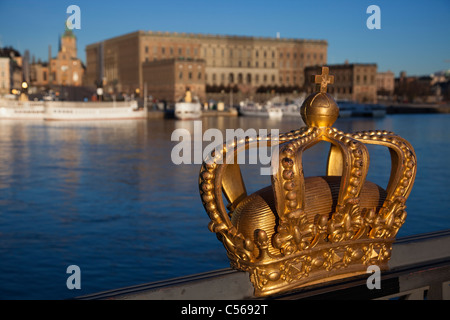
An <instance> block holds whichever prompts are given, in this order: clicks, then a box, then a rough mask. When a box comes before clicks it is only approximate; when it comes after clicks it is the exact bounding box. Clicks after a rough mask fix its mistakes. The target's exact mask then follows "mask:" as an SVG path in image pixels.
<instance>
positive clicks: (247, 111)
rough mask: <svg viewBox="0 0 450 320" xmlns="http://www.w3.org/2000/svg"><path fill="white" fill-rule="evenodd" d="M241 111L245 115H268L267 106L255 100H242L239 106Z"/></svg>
mask: <svg viewBox="0 0 450 320" xmlns="http://www.w3.org/2000/svg"><path fill="white" fill-rule="evenodd" d="M239 113H240V114H241V115H243V116H251V117H268V116H269V113H268V112H267V108H266V106H263V105H261V104H259V103H254V102H251V101H250V102H242V103H241V105H240V107H239Z"/></svg>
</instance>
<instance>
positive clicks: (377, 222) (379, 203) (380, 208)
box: [199, 67, 417, 296]
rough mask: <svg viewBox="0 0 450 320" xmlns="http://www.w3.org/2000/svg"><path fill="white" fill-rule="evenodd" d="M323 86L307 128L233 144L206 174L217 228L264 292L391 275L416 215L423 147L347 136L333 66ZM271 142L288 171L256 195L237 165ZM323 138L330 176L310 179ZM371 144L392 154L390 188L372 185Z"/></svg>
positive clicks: (305, 110)
mask: <svg viewBox="0 0 450 320" xmlns="http://www.w3.org/2000/svg"><path fill="white" fill-rule="evenodd" d="M314 81H315V82H316V84H318V87H319V92H317V93H313V94H312V95H310V96H309V97H307V98H306V99H305V101H304V103H303V105H302V107H301V115H302V118H303V120H304V122H305V123H306V125H307V126H305V127H303V128H300V129H299V130H294V131H291V132H288V133H285V134H280V135H279V136H278V137H270V136H267V137H261V136H258V137H255V138H252V137H246V138H245V139H242V140H241V141H232V142H227V143H224V144H223V146H222V149H221V150H220V152H213V153H212V154H211V158H210V159H208V160H205V161H204V162H203V165H202V167H201V170H200V176H199V187H200V195H201V198H202V202H203V205H204V207H205V209H206V212H207V213H208V215H209V217H210V219H211V222H210V223H209V229H210V230H211V231H212V232H215V233H216V235H217V237H218V239H219V240H220V241H222V243H223V244H224V246H225V248H226V251H227V255H228V257H229V259H230V262H231V267H233V268H235V269H239V270H243V271H247V272H249V274H250V279H251V281H252V283H253V285H254V289H255V295H256V296H265V295H269V294H273V293H278V292H282V291H286V290H292V289H296V288H299V287H302V286H304V285H307V284H313V283H318V282H323V281H329V280H335V279H339V278H344V277H349V276H355V275H358V274H362V273H366V272H367V267H368V266H369V265H377V266H379V267H380V269H381V270H386V269H387V262H388V260H389V258H390V255H391V248H392V243H393V241H394V240H395V236H396V234H397V232H398V230H399V228H400V227H401V226H402V225H403V223H404V221H405V218H406V211H405V208H406V206H405V202H406V199H407V198H408V196H409V194H410V191H411V188H412V186H413V183H414V179H415V175H416V168H417V166H416V156H415V152H414V149H413V147H412V146H411V145H410V144H409V142H407V141H406V140H405V139H403V138H401V137H399V136H397V135H395V134H394V133H392V132H387V131H379V130H377V131H363V132H356V133H344V132H342V131H339V130H337V129H335V128H333V127H331V126H332V125H333V123H334V121H335V120H336V119H337V118H338V115H339V108H338V106H337V104H336V102H335V101H334V99H333V97H332V96H331V95H330V94H328V93H327V92H326V91H327V85H328V84H330V83H333V81H334V77H333V76H331V75H329V74H328V68H326V67H323V68H322V74H321V75H319V76H315V77H314ZM262 140H265V141H266V142H267V144H268V145H269V146H273V145H278V146H279V153H278V154H276V156H277V158H275V157H272V161H278V163H277V164H278V169H277V171H276V172H274V173H273V175H272V177H271V181H272V185H271V186H268V187H266V188H263V189H261V190H259V191H257V192H255V193H253V194H251V195H247V192H246V188H245V185H244V182H243V178H242V175H241V171H240V167H239V164H236V163H234V162H232V161H228V160H227V159H235V158H236V155H237V153H238V152H241V151H243V150H246V149H249V148H252V147H257V146H258V143H260V142H261V141H262ZM320 141H327V142H329V143H330V145H331V147H330V152H329V156H328V162H327V170H326V175H325V176H320V177H308V178H305V177H304V175H303V167H302V154H303V151H305V150H306V149H308V148H310V147H312V146H314V145H315V144H316V143H318V142H320ZM365 144H375V145H382V146H385V147H387V148H388V149H389V151H390V156H391V163H392V167H391V175H390V179H389V183H388V185H387V188H386V190H385V189H383V188H381V187H379V186H377V185H376V184H374V183H372V182H370V181H367V180H366V176H367V172H368V169H369V153H368V151H367V148H366V146H365ZM219 160H223V161H219ZM227 162H228V163H227ZM273 164H274V163H272V165H273ZM223 195H224V196H225V198H226V200H227V201H228V202H229V204H228V205H227V208H228V210H229V212H227V209H226V207H225V205H224V200H223Z"/></svg>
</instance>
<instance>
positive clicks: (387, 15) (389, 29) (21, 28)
mask: <svg viewBox="0 0 450 320" xmlns="http://www.w3.org/2000/svg"><path fill="white" fill-rule="evenodd" d="M72 4H75V5H78V6H79V7H80V9H81V30H76V31H75V34H76V36H77V38H78V55H79V57H80V58H81V59H82V60H83V61H85V52H84V49H85V46H86V45H87V44H90V43H94V42H97V41H101V40H104V39H107V38H112V37H115V36H118V35H122V34H125V33H129V32H133V31H136V30H154V31H158V30H159V31H170V32H175V31H176V32H192V33H210V34H227V35H246V36H263V37H275V36H276V34H277V32H279V33H280V35H281V37H282V38H305V39H325V40H327V41H328V63H329V64H335V63H343V62H344V61H345V60H348V61H349V62H360V63H364V62H367V63H377V64H378V70H379V71H386V70H391V71H393V72H395V74H396V75H398V73H399V72H400V71H402V70H405V71H406V72H407V73H408V74H409V75H426V74H430V73H433V72H435V71H439V70H444V69H445V70H447V69H450V1H449V0H417V1H405V0H391V1H386V0H370V1H367V0H334V1H332V0H322V1H312V0H310V1H303V0H278V1H265V0H260V1H253V0H241V1H235V0H226V1H216V0H209V1H203V0H191V1H179V0H173V1H170V0H168V1H152V0H148V1H143V0H140V1H136V0H128V1H112V0H110V1H104V0H95V1H92V0H90V1H77V0H69V1H66V0H58V1H56V0H21V1H17V0H0V46H13V47H15V48H17V49H18V50H19V51H20V52H22V53H23V51H24V50H26V49H28V50H30V53H31V54H32V55H34V56H35V57H36V59H37V58H40V59H41V60H44V61H46V60H47V56H48V46H49V45H51V46H52V53H53V55H56V51H57V47H58V37H59V36H60V35H61V34H62V33H63V32H64V24H65V20H66V19H67V17H68V14H67V13H66V9H67V7H68V6H69V5H72ZM372 4H375V5H378V6H379V7H380V9H381V29H380V30H369V29H368V28H367V27H366V20H367V19H368V18H369V16H370V14H367V13H366V9H367V7H368V6H369V5H372Z"/></svg>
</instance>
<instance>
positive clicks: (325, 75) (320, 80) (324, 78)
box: [314, 67, 334, 93]
mask: <svg viewBox="0 0 450 320" xmlns="http://www.w3.org/2000/svg"><path fill="white" fill-rule="evenodd" d="M314 82H315V83H316V84H317V85H318V86H320V92H323V93H326V92H327V86H328V85H329V84H333V83H334V76H331V75H329V69H328V67H322V74H321V75H315V76H314Z"/></svg>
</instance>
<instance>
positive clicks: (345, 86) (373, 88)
mask: <svg viewBox="0 0 450 320" xmlns="http://www.w3.org/2000/svg"><path fill="white" fill-rule="evenodd" d="M327 66H328V67H329V69H330V74H332V75H334V84H333V85H331V86H329V89H328V93H330V94H331V95H333V96H334V97H335V99H336V100H350V101H355V102H360V103H376V102H377V82H376V79H377V65H376V64H375V63H348V62H346V63H344V64H335V65H327ZM316 74H320V67H318V66H311V67H306V68H305V77H306V78H307V79H309V78H310V77H311V76H313V75H316ZM314 86H315V85H314V83H312V84H310V85H306V86H305V89H306V92H307V93H312V92H314V90H315V88H314Z"/></svg>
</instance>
